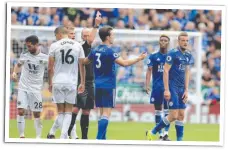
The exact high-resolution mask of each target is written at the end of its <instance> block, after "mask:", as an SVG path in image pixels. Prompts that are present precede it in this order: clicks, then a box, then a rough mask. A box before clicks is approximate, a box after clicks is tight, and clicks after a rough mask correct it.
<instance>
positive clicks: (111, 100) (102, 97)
mask: <svg viewBox="0 0 228 150" xmlns="http://www.w3.org/2000/svg"><path fill="white" fill-rule="evenodd" d="M115 100H116V92H115V89H113V88H96V89H95V104H96V107H103V108H114V107H115Z"/></svg>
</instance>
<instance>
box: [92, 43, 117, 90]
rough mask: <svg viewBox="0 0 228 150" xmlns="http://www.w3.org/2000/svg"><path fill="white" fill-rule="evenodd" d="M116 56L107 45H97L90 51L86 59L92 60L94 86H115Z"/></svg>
mask: <svg viewBox="0 0 228 150" xmlns="http://www.w3.org/2000/svg"><path fill="white" fill-rule="evenodd" d="M118 57H119V54H118V53H115V52H114V51H113V49H112V48H110V47H108V46H107V45H99V46H97V47H95V48H94V49H93V50H92V51H91V52H90V54H89V55H88V59H89V60H92V61H93V68H94V75H95V87H96V88H116V68H115V60H116V59H117V58H118Z"/></svg>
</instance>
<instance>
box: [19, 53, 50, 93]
mask: <svg viewBox="0 0 228 150" xmlns="http://www.w3.org/2000/svg"><path fill="white" fill-rule="evenodd" d="M19 63H20V64H22V71H21V77H20V81H19V87H18V89H19V90H23V91H29V92H34V93H36V92H41V89H42V86H43V77H44V70H45V67H47V63H48V55H46V54H43V53H41V52H40V53H39V54H37V55H33V54H31V53H29V52H26V53H22V54H21V56H20V58H19Z"/></svg>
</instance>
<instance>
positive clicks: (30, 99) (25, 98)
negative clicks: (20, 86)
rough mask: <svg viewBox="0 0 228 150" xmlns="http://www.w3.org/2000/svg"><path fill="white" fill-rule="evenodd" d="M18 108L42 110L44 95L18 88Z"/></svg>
mask: <svg viewBox="0 0 228 150" xmlns="http://www.w3.org/2000/svg"><path fill="white" fill-rule="evenodd" d="M17 108H23V109H28V108H30V110H31V111H33V112H41V111H42V95H41V92H40V93H33V92H27V91H23V90H18V97H17Z"/></svg>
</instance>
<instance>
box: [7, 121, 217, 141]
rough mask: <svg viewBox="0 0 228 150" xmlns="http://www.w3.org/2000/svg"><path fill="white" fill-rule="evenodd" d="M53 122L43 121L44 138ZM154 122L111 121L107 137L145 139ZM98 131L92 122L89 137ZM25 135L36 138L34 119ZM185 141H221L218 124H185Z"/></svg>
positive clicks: (13, 127)
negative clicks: (146, 132)
mask: <svg viewBox="0 0 228 150" xmlns="http://www.w3.org/2000/svg"><path fill="white" fill-rule="evenodd" d="M52 124H53V121H52V120H44V121H43V131H42V138H46V136H47V133H48V131H49V130H50V128H51V126H52ZM153 126H154V124H151V123H140V122H126V123H125V122H110V123H109V126H108V132H107V138H108V139H112V140H145V139H146V138H145V131H146V130H148V129H151V128H152V127H153ZM9 130H10V131H9V137H10V138H18V137H19V134H18V131H17V122H16V120H10V128H9ZM96 132H97V122H90V127H89V134H88V137H89V139H95V138H96ZM175 132H176V131H175V126H174V125H173V124H172V125H171V128H170V132H169V136H170V138H171V140H176V133H175ZM77 134H78V136H79V137H81V131H80V124H79V122H77ZM59 136H60V130H58V131H57V132H56V137H57V138H58V137H59ZM25 137H26V138H35V129H34V123H33V120H26V125H25ZM183 140H184V141H208V142H211V141H219V125H218V124H185V128H184V139H183Z"/></svg>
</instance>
